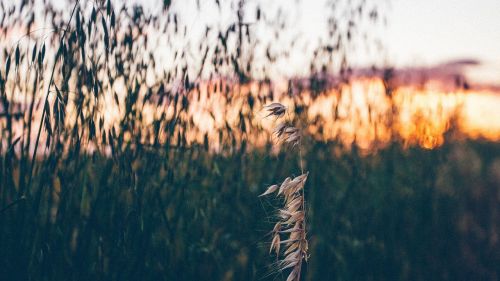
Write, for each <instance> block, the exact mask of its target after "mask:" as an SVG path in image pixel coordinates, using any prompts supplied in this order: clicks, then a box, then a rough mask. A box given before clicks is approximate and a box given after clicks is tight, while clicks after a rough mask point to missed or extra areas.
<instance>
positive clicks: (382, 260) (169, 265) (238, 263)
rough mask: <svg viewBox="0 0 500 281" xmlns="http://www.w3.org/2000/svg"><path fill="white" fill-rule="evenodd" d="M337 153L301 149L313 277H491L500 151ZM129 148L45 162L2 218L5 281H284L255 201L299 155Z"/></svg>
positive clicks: (481, 147) (265, 205)
mask: <svg viewBox="0 0 500 281" xmlns="http://www.w3.org/2000/svg"><path fill="white" fill-rule="evenodd" d="M338 152H339V151H338V145H335V143H327V144H321V143H315V144H314V145H311V146H310V147H308V150H307V153H306V155H305V161H306V164H307V166H308V167H309V169H310V171H311V174H310V176H309V181H308V184H307V189H306V191H307V193H306V198H307V199H308V209H309V210H310V213H309V214H310V219H309V221H310V222H309V225H310V233H309V237H310V239H311V258H310V263H309V264H308V265H307V267H306V268H307V272H306V275H307V278H306V280H325V279H327V280H495V279H497V277H498V274H499V266H498V264H499V259H500V245H499V242H498V235H499V231H500V226H499V224H498V216H499V215H500V212H499V208H498V206H499V200H500V146H499V145H498V144H492V143H485V142H480V141H475V142H470V141H466V142H457V143H447V144H445V145H444V146H442V147H440V148H438V149H435V150H423V149H419V148H412V149H408V150H402V149H401V147H399V146H398V145H392V146H390V147H387V148H386V149H384V150H382V151H380V152H379V153H378V154H375V155H370V156H359V155H358V153H357V152H356V150H353V151H351V152H350V153H342V154H338ZM132 154H133V152H126V153H124V154H123V155H121V156H120V157H118V158H117V159H106V158H102V157H99V156H97V157H94V158H93V157H89V156H84V155H79V156H77V155H71V156H68V157H64V158H62V159H59V161H58V162H57V163H55V162H51V161H50V160H49V161H48V163H47V164H46V165H44V166H43V167H40V171H39V172H38V173H37V176H36V177H35V179H34V190H33V197H32V198H33V199H29V200H24V201H21V202H19V203H17V204H16V205H15V206H12V207H11V208H9V209H8V210H5V211H3V212H2V215H1V216H0V225H1V226H2V229H1V232H0V249H2V255H0V259H1V262H0V264H1V267H0V268H1V271H0V275H1V276H3V277H2V279H3V280H27V279H32V280H91V279H93V280H138V279H139V280H274V278H276V277H275V276H268V277H267V275H266V274H267V273H268V272H267V270H268V269H269V268H268V264H269V263H270V262H272V257H271V256H269V255H268V254H267V245H266V244H265V243H264V242H263V241H266V239H267V238H266V231H267V229H270V227H271V228H272V226H271V224H268V223H267V222H266V219H265V217H266V216H268V215H270V214H271V213H270V212H271V211H272V208H271V207H270V205H269V202H268V201H266V200H259V199H258V197H257V195H258V194H259V193H260V192H262V190H263V188H264V186H266V185H268V184H270V183H273V181H274V180H275V179H277V178H282V177H284V176H285V175H286V171H289V170H293V169H294V168H296V167H294V165H296V164H295V163H296V162H295V160H296V158H295V157H296V156H285V155H284V154H279V155H277V156H276V157H269V156H266V155H268V153H267V152H266V151H265V150H258V151H255V152H252V153H240V152H235V153H233V154H231V155H227V156H221V155H212V154H207V152H206V151H204V150H203V149H202V148H193V149H186V150H184V149H179V150H172V151H170V153H169V157H165V156H166V152H165V151H162V150H158V151H146V150H143V151H141V152H140V153H139V154H138V155H132ZM129 159H134V160H133V161H129ZM1 168H2V170H5V169H6V167H5V166H2V167H1ZM262 171H265V172H262ZM284 171H285V172H284ZM61 187H64V188H61ZM55 202H57V203H58V205H55ZM266 257H267V258H266Z"/></svg>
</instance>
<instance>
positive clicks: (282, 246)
mask: <svg viewBox="0 0 500 281" xmlns="http://www.w3.org/2000/svg"><path fill="white" fill-rule="evenodd" d="M264 108H265V110H267V111H268V115H267V116H266V117H269V116H275V117H276V119H277V120H278V119H281V118H283V117H284V116H285V113H286V110H287V108H286V107H285V106H284V105H282V104H280V103H272V104H269V105H267V106H265V107H264ZM273 135H274V136H275V137H276V140H277V142H280V143H282V144H284V145H289V146H291V147H292V148H294V147H298V148H299V151H300V141H301V135H300V131H299V129H297V128H296V127H294V126H293V125H291V123H290V122H289V121H286V120H285V121H283V122H281V123H279V124H278V125H277V126H276V127H275V129H274V131H273ZM300 158H301V159H300V166H301V175H299V176H297V177H287V178H286V179H285V180H284V181H283V182H282V183H281V184H279V185H278V184H275V185H271V186H269V187H268V188H267V190H266V191H265V192H264V193H262V194H261V195H260V196H266V195H271V194H274V193H277V196H278V197H281V198H282V199H283V206H282V207H281V208H279V209H278V211H277V214H276V217H277V219H278V221H277V222H276V224H275V225H274V228H273V230H272V232H271V234H272V241H271V247H270V249H269V253H272V252H273V251H274V253H275V254H276V256H277V258H278V261H277V263H276V265H277V270H278V271H280V272H283V271H287V272H288V271H289V274H288V278H287V279H286V280H287V281H298V280H300V276H301V271H302V262H303V261H304V260H305V261H307V259H308V242H307V232H306V209H305V195H304V186H305V183H306V180H307V176H308V175H309V172H305V173H304V169H303V164H302V155H301V153H300Z"/></svg>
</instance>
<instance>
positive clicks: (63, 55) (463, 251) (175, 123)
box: [0, 1, 500, 281]
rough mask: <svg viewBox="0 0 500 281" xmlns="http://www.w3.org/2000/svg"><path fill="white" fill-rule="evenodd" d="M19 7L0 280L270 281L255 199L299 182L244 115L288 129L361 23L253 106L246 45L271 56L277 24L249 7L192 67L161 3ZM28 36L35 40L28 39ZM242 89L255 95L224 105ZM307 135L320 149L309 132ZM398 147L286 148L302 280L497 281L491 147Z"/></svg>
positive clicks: (497, 192) (5, 136)
mask: <svg viewBox="0 0 500 281" xmlns="http://www.w3.org/2000/svg"><path fill="white" fill-rule="evenodd" d="M35 2H36V1H21V3H15V4H12V5H11V6H9V5H7V4H5V3H4V2H2V5H1V7H0V9H1V10H0V16H1V18H2V20H1V21H0V24H1V26H0V36H1V38H2V39H6V38H7V34H12V33H11V32H13V31H12V30H14V29H16V28H17V29H18V30H22V31H23V32H24V31H26V34H27V35H26V36H23V37H22V38H21V39H20V40H17V39H16V40H17V41H16V42H15V44H13V45H8V44H7V43H2V42H4V41H1V42H0V47H1V50H2V53H1V56H0V58H1V59H0V62H1V63H0V64H1V65H2V67H1V68H0V134H1V135H0V160H1V161H0V280H42V281H44V280H47V281H48V280H120V281H125V280H214V281H215V280H275V278H277V277H276V275H274V274H273V272H274V271H275V269H276V267H273V266H269V265H271V264H272V263H273V262H274V261H275V257H274V256H271V255H269V253H268V249H269V246H270V245H269V243H268V242H266V241H270V239H269V238H270V236H269V235H268V234H269V233H268V231H269V230H270V229H272V228H273V223H272V221H271V220H270V217H271V216H272V214H273V212H274V211H275V210H274V209H273V207H272V206H276V205H277V204H274V203H277V202H273V201H274V200H279V199H274V197H273V196H270V197H269V198H267V197H266V198H262V197H261V198H259V197H258V195H259V194H261V193H262V192H263V191H264V190H265V188H266V187H267V186H269V185H271V184H276V183H277V182H276V180H277V179H283V178H285V177H287V176H291V174H290V173H293V172H294V171H300V166H299V155H298V153H296V152H293V153H292V152H287V153H284V152H276V149H275V148H273V147H272V146H271V144H270V141H269V140H268V141H267V142H266V141H264V142H263V143H262V145H258V144H257V143H258V141H257V140H258V139H260V140H262V139H268V138H266V137H267V136H268V133H267V134H266V133H261V132H262V131H264V130H262V128H261V125H260V124H258V122H257V123H256V122H255V120H256V119H258V118H257V117H258V116H256V114H255V112H256V111H258V109H259V108H262V106H263V105H265V104H267V103H269V102H271V101H273V100H275V99H277V98H278V97H280V95H281V96H285V97H287V98H288V99H289V100H290V101H291V102H292V103H293V105H294V106H293V112H292V114H291V116H289V118H291V119H293V120H290V121H291V122H293V123H294V124H301V123H304V122H295V121H300V119H306V116H305V115H306V112H307V104H306V102H305V101H304V97H303V96H301V93H302V92H301V90H310V92H311V93H312V98H317V97H320V96H321V95H323V94H325V93H326V91H327V90H328V87H334V86H335V85H330V84H329V81H328V79H325V77H326V78H328V76H327V75H326V74H327V73H328V71H330V70H332V69H331V67H334V65H335V64H336V63H338V62H340V64H341V67H340V68H341V69H340V72H341V73H342V74H345V73H344V72H346V71H347V70H348V69H347V60H346V58H345V56H347V54H346V51H345V50H347V47H348V46H349V40H350V38H351V36H354V34H355V32H354V31H353V30H351V28H353V29H354V27H353V26H354V25H355V24H354V23H355V22H356V21H357V20H358V18H363V15H365V14H368V15H369V16H370V18H371V19H374V21H376V18H377V16H376V15H377V14H376V13H374V12H373V10H372V9H368V8H367V9H364V7H366V6H363V5H360V7H361V8H357V6H356V5H354V4H352V6H353V9H351V10H349V11H350V13H351V14H353V15H354V14H355V15H356V16H355V18H354V20H353V22H352V24H351V23H349V24H347V25H342V26H337V25H336V21H335V20H334V19H330V21H329V22H328V26H329V30H328V31H330V33H329V34H330V35H329V36H330V37H331V38H330V37H329V41H328V42H326V45H320V46H318V48H317V50H316V51H315V52H313V53H314V57H312V58H311V65H310V71H311V74H310V77H308V78H307V79H306V80H307V83H306V85H307V89H305V88H303V87H302V86H301V85H300V83H297V85H295V84H294V81H292V80H290V81H289V84H288V87H287V89H286V90H285V91H284V93H275V92H273V91H272V90H266V87H268V88H270V85H271V84H272V82H271V81H270V78H269V77H268V74H269V73H268V72H272V71H270V70H262V71H261V72H259V71H260V68H259V67H258V66H262V65H267V64H268V63H269V64H270V63H271V62H274V61H276V60H278V61H279V59H280V58H282V57H283V56H284V57H286V54H281V53H280V50H278V51H276V50H274V49H273V48H271V47H272V44H273V43H274V41H271V42H267V43H259V42H260V41H259V40H256V39H255V37H254V35H255V34H254V33H253V29H252V28H254V26H256V25H259V24H262V26H261V27H262V28H268V29H269V30H270V31H271V33H276V37H277V38H273V40H276V42H277V40H278V39H280V38H279V37H280V34H281V33H280V32H281V31H282V29H283V28H285V27H286V26H287V25H286V24H284V23H282V22H281V20H282V19H281V18H280V17H278V16H276V18H279V19H280V20H278V21H276V22H274V21H269V20H267V21H266V19H269V18H274V17H273V15H274V14H267V12H268V11H267V10H265V9H262V10H261V9H260V8H258V9H257V12H256V21H255V22H253V23H252V24H249V23H247V22H245V21H244V19H243V17H242V16H241V14H242V13H243V11H246V10H245V8H244V7H245V3H246V2H245V1H238V5H235V7H236V9H235V10H234V14H235V17H234V22H230V23H228V24H227V25H226V26H211V27H210V28H208V27H207V29H206V33H205V35H204V36H202V38H201V40H200V41H199V42H195V43H193V42H188V43H193V44H192V45H191V51H192V49H193V48H194V49H195V50H197V52H198V53H197V54H198V55H199V54H202V55H201V56H195V58H193V56H192V54H191V53H190V51H189V50H187V47H186V46H185V45H190V44H185V45H182V46H181V47H180V50H178V49H175V45H176V44H177V45H178V42H185V41H183V40H184V39H186V38H187V37H186V26H185V25H183V22H182V20H181V19H178V17H177V14H176V13H175V12H174V11H172V10H171V5H173V4H172V3H171V1H163V6H162V8H163V9H161V11H158V13H159V14H155V15H149V14H147V13H146V12H145V9H143V8H142V7H141V6H139V5H134V6H131V7H122V6H120V7H119V6H118V5H116V6H114V4H115V3H114V1H113V3H111V2H112V1H70V4H71V5H70V6H68V7H65V9H64V10H57V9H56V8H55V7H54V6H50V5H47V6H46V7H43V9H35V8H37V7H39V6H34V5H35V4H34V3H35ZM219 2H220V1H215V3H217V4H214V5H220V3H219ZM353 2H357V1H353ZM359 2H360V3H364V2H365V1H359ZM329 3H330V5H331V6H335V5H333V4H334V3H335V1H329ZM4 4H5V5H4ZM358 4H359V3H358ZM348 6H349V5H348ZM329 7H330V6H329ZM349 7H350V6H349ZM362 8H363V9H362ZM158 10H160V9H158ZM35 11H36V12H39V13H41V15H39V14H36V13H35ZM358 11H359V12H358ZM350 13H346V14H347V15H349V14H350ZM278 14H280V13H278ZM332 14H334V13H332ZM374 15H375V16H374ZM351 16H352V15H351ZM352 17H354V16H352ZM42 19H45V20H46V23H49V24H50V29H49V28H42V29H36V30H35V26H36V25H34V23H39V22H44V21H43V20H42ZM283 26H285V27H283ZM151 29H153V30H156V31H161V32H160V33H161V34H155V36H159V37H160V38H161V39H162V40H165V42H167V46H166V47H165V48H166V49H168V50H170V51H171V52H172V53H175V56H174V59H173V60H172V61H171V64H170V65H167V66H164V67H157V65H156V63H157V62H158V61H160V59H159V58H158V53H155V52H154V50H155V48H157V47H158V46H157V45H155V43H154V42H152V41H153V40H154V39H153V38H154V37H155V36H149V35H150V34H151V33H148V30H151ZM36 32H40V33H41V34H42V35H39V36H38V37H37V36H35V35H34V33H36ZM23 34H24V33H23ZM148 36H149V37H148ZM7 39H8V38H7ZM7 39H6V40H7ZM341 39H342V40H341ZM339 42H342V43H339ZM198 43H199V45H198ZM261 44H264V45H261ZM266 44H267V45H266ZM292 45H293V44H292ZM177 47H178V46H177ZM287 47H288V45H286V44H284V49H285V50H286V48H287ZM257 49H260V50H265V51H267V52H265V51H264V53H266V55H267V56H266V55H264V57H266V58H265V59H264V62H262V61H261V62H257V61H256V60H254V59H255V58H254V57H253V54H254V53H253V50H257ZM334 59H335V60H334ZM337 59H338V60H337ZM308 67H309V66H308ZM158 69H160V70H158ZM255 72H257V73H260V74H261V75H262V76H263V77H262V79H257V78H255V77H253V73H255ZM341 77H342V78H345V76H344V75H342V76H341ZM206 81H210V82H211V83H205V82H206ZM228 81H233V83H229V82H228ZM212 82H213V83H212ZM248 83H255V85H258V86H259V90H258V91H257V92H252V91H254V90H242V89H241V88H240V86H242V85H248ZM388 85H389V84H388ZM202 87H207V88H210V89H209V90H207V92H208V93H209V95H217V97H218V98H220V99H221V100H223V101H224V104H225V105H226V106H225V108H224V109H222V113H221V115H222V117H224V118H223V119H222V121H221V122H219V123H217V122H216V119H217V118H218V117H217V116H214V115H215V114H214V112H207V114H208V116H211V117H207V119H210V118H212V119H213V121H214V124H216V125H214V128H213V131H210V132H205V131H203V130H202V129H201V128H200V127H199V126H198V125H197V124H196V122H195V120H194V117H193V114H192V111H190V109H191V108H192V106H193V103H195V102H196V101H197V100H198V101H199V99H200V96H201V95H200V88H202ZM387 88H388V90H387V95H388V96H390V95H391V89H390V88H391V87H390V86H388V87H387ZM249 92H251V93H249ZM234 109H237V113H238V114H236V115H235V116H233V118H229V117H228V116H230V111H231V110H234ZM332 112H335V114H334V116H335V118H338V114H337V110H336V109H334V108H332ZM113 114H114V115H113ZM388 114H395V112H394V109H393V112H392V113H388ZM344 118H345V117H344ZM110 119H113V120H110ZM335 120H336V119H335ZM388 120H391V118H388ZM219 121H220V120H219ZM330 121H332V120H330ZM333 121H334V120H333ZM333 121H332V122H333ZM314 122H315V124H312V125H316V128H317V130H316V131H317V133H319V134H320V133H321V130H322V129H323V128H322V127H321V124H322V122H325V120H316V121H314ZM374 122H375V121H374ZM389 123H390V122H389ZM389 125H392V124H389ZM400 143H401V141H400V140H399V139H398V137H397V136H394V137H393V140H392V141H391V142H390V144H389V145H388V146H386V147H385V148H380V149H378V151H376V152H372V153H368V154H367V153H365V152H363V153H361V152H359V151H358V148H356V146H353V147H352V148H350V149H347V148H346V147H345V144H341V143H340V142H335V141H332V142H326V143H324V142H318V141H316V140H315V138H313V137H311V136H309V135H305V136H303V143H302V145H303V155H302V156H303V161H304V166H305V167H306V168H307V171H309V174H308V178H307V188H306V189H305V198H306V199H307V201H306V205H305V208H306V210H307V213H308V217H307V228H308V229H307V231H308V239H309V241H310V242H309V254H310V259H309V262H308V263H305V264H304V265H303V267H302V269H301V275H302V277H303V279H302V280H496V279H498V276H499V275H500V268H499V265H500V249H499V248H500V243H499V242H498V235H499V230H500V225H499V223H498V216H499V215H500V213H499V212H500V211H499V208H498V207H497V206H499V204H498V203H499V202H498V201H499V200H500V144H498V143H488V142H483V141H480V140H475V141H472V140H451V139H449V140H447V142H446V143H445V144H444V145H443V146H441V147H439V148H436V149H434V150H425V149H422V148H417V147H410V148H403V147H402V145H401V144H400ZM293 176H298V175H293ZM281 275H282V276H281ZM278 278H280V279H284V278H286V274H285V273H284V274H280V273H279V272H278Z"/></svg>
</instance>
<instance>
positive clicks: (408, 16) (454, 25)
mask: <svg viewBox="0 0 500 281" xmlns="http://www.w3.org/2000/svg"><path fill="white" fill-rule="evenodd" d="M391 6H392V8H391V11H390V12H389V13H388V19H389V26H388V29H387V33H386V38H387V48H388V53H389V55H390V61H391V62H392V63H394V64H395V65H398V66H404V65H416V64H424V65H425V64H428V65H430V64H436V63H439V62H443V61H447V60H454V59H463V58H470V59H478V60H480V61H481V62H482V63H483V64H484V65H483V66H482V67H481V68H480V69H478V70H477V71H475V72H473V73H471V76H473V78H474V79H477V80H483V81H485V82H496V84H498V83H499V81H500V1H498V0H480V1H476V0H439V1H433V0H418V1H417V0H398V1H392V2H391Z"/></svg>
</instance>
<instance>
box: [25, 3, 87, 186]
mask: <svg viewBox="0 0 500 281" xmlns="http://www.w3.org/2000/svg"><path fill="white" fill-rule="evenodd" d="M79 3H80V0H77V1H76V3H75V6H74V7H73V11H72V12H71V16H70V17H69V20H68V24H67V25H66V29H65V30H64V32H63V34H62V36H61V39H60V40H59V49H58V50H57V53H56V56H55V58H54V64H53V65H52V71H51V73H50V79H49V85H48V86H47V92H46V93H45V99H44V102H43V109H42V118H41V119H40V125H39V127H38V133H37V135H36V140H35V147H34V150H33V156H32V158H31V168H30V177H29V180H28V185H27V188H28V189H29V187H30V185H31V181H32V179H33V169H34V167H35V158H36V152H37V150H38V143H39V141H40V135H41V132H42V126H43V120H44V119H45V111H46V110H47V108H46V107H47V101H48V99H49V94H50V86H51V85H52V83H53V82H54V72H55V70H56V65H57V60H58V59H59V56H60V55H61V53H62V49H61V47H62V45H63V43H64V42H63V41H64V37H65V36H66V33H67V31H68V30H69V27H70V24H71V20H72V19H73V15H74V14H75V11H76V8H77V7H78V4H79ZM23 193H24V190H23V191H22V192H21V195H23Z"/></svg>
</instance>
